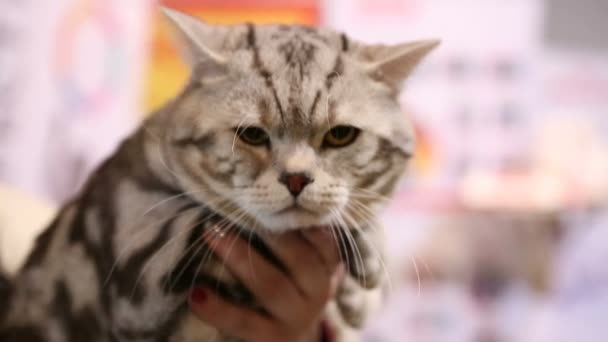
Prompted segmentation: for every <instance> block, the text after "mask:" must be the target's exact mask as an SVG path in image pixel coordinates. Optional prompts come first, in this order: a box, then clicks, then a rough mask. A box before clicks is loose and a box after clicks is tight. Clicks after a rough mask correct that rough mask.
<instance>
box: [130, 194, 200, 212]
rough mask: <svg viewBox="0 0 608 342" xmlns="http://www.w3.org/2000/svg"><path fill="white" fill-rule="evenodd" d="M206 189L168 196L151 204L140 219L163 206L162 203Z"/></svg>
mask: <svg viewBox="0 0 608 342" xmlns="http://www.w3.org/2000/svg"><path fill="white" fill-rule="evenodd" d="M205 191H206V190H202V189H201V190H195V191H187V192H182V193H179V194H177V195H173V196H169V197H166V198H164V199H162V200H160V201H159V202H158V203H156V204H154V205H152V206H151V207H150V208H148V209H147V210H146V211H144V213H143V214H141V217H140V219H141V218H143V217H144V216H146V215H148V214H149V213H151V212H152V211H153V210H154V209H156V208H158V207H160V206H161V205H163V204H166V203H168V202H171V201H173V200H176V199H179V198H181V197H185V196H189V195H194V194H197V193H202V192H205Z"/></svg>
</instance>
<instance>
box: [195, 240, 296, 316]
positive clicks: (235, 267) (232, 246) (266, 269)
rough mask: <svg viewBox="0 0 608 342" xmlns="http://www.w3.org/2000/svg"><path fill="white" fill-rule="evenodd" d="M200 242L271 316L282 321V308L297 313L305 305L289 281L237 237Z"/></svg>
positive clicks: (283, 312) (283, 313) (283, 311)
mask: <svg viewBox="0 0 608 342" xmlns="http://www.w3.org/2000/svg"><path fill="white" fill-rule="evenodd" d="M204 239H205V240H206V241H207V243H208V245H209V247H210V248H211V249H212V250H213V251H214V252H215V253H216V254H217V255H218V256H219V257H220V259H222V260H223V261H224V262H225V263H226V266H227V267H228V269H229V270H230V271H231V272H232V273H233V274H234V276H235V277H237V278H238V279H239V280H240V281H241V283H243V284H245V285H246V286H247V288H248V289H249V290H250V291H251V292H252V293H253V294H254V296H255V297H256V298H257V299H258V301H259V302H260V304H261V305H262V306H263V307H264V308H265V309H266V310H268V312H269V313H270V315H271V316H273V317H275V318H277V319H285V318H286V316H288V314H287V313H286V308H296V310H297V308H302V307H304V306H305V304H306V299H305V297H303V296H302V295H301V294H300V292H299V289H298V288H297V287H296V286H295V284H294V283H293V282H292V280H291V279H290V278H289V277H288V276H287V275H286V274H284V273H283V272H281V271H280V270H279V269H277V268H276V267H275V266H274V265H272V264H270V263H269V262H268V261H267V260H266V259H265V258H264V257H262V256H261V255H260V254H258V253H256V252H255V250H252V247H251V246H249V245H248V244H247V242H246V241H244V240H243V239H241V238H240V237H238V236H235V235H233V234H228V235H226V236H224V237H215V236H205V237H204ZM295 316H296V317H295V318H294V319H293V320H297V319H300V318H301V316H300V315H295ZM290 323H293V322H290Z"/></svg>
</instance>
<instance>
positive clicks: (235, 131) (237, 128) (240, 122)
mask: <svg viewBox="0 0 608 342" xmlns="http://www.w3.org/2000/svg"><path fill="white" fill-rule="evenodd" d="M248 118H249V115H247V114H245V115H244V116H243V118H242V119H241V121H239V123H238V124H237V125H236V129H235V130H234V136H233V137H232V147H231V151H232V153H233V154H234V146H235V145H236V139H237V138H240V135H241V134H243V133H239V132H242V131H243V130H241V126H242V125H243V123H245V120H247V119H248Z"/></svg>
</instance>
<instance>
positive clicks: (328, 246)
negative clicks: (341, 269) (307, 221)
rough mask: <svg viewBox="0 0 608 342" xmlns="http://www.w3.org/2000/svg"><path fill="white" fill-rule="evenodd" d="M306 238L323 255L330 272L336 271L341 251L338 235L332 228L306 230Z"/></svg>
mask: <svg viewBox="0 0 608 342" xmlns="http://www.w3.org/2000/svg"><path fill="white" fill-rule="evenodd" d="M303 236H304V238H306V239H307V240H308V241H309V242H310V243H311V244H312V245H313V246H314V248H315V250H316V251H317V252H318V253H319V254H320V255H321V258H322V259H323V262H324V263H325V265H326V267H327V269H328V270H329V272H330V273H334V272H335V271H336V268H337V267H338V265H339V264H340V251H339V249H338V242H337V241H336V239H337V238H336V236H335V235H334V234H332V231H331V230H330V228H316V229H308V230H306V231H304V234H303Z"/></svg>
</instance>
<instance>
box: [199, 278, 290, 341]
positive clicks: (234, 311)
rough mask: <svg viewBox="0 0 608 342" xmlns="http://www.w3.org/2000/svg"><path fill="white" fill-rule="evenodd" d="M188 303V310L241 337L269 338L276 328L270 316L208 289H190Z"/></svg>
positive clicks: (273, 334) (247, 339) (253, 339)
mask: <svg viewBox="0 0 608 342" xmlns="http://www.w3.org/2000/svg"><path fill="white" fill-rule="evenodd" d="M189 303H190V308H191V310H192V312H194V314H195V315H196V316H197V317H199V318H200V319H201V320H203V321H205V322H206V323H208V324H209V325H211V326H212V327H214V328H216V329H217V330H219V331H223V332H227V333H228V335H230V336H233V337H236V338H239V339H242V340H245V341H270V340H271V336H275V335H276V333H275V331H278V330H279V329H278V327H277V325H278V324H277V323H276V322H274V321H272V320H271V319H270V318H267V317H264V316H262V315H260V314H259V313H257V312H255V311H253V310H251V309H248V308H245V307H241V306H237V305H234V304H232V303H229V302H227V301H225V300H223V299H222V298H220V297H219V296H217V295H216V294H215V293H213V292H212V291H210V290H209V289H205V288H196V289H194V290H192V292H191V294H190V300H189Z"/></svg>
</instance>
